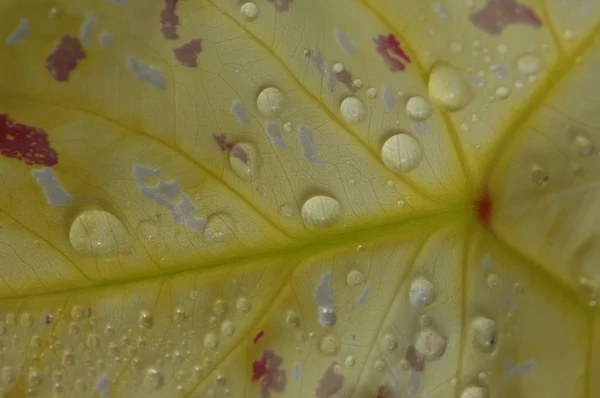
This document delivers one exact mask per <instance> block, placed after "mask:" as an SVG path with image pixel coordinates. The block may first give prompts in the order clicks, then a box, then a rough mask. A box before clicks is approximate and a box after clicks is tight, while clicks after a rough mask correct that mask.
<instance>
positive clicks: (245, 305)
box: [235, 296, 252, 314]
mask: <svg viewBox="0 0 600 398" xmlns="http://www.w3.org/2000/svg"><path fill="white" fill-rule="evenodd" d="M235 308H236V310H237V312H239V313H244V314H245V313H247V312H249V311H250V308H252V306H251V304H250V301H248V299H247V298H246V297H243V296H242V297H238V298H237V300H236V301H235Z"/></svg>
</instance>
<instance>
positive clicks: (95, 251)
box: [69, 210, 129, 257]
mask: <svg viewBox="0 0 600 398" xmlns="http://www.w3.org/2000/svg"><path fill="white" fill-rule="evenodd" d="M69 242H70V243H71V246H72V247H73V249H75V251H76V252H77V253H79V254H81V255H83V256H92V257H114V256H117V255H118V254H119V253H121V252H123V251H125V250H126V249H127V248H128V246H129V236H128V234H127V230H126V229H125V227H124V226H123V224H122V223H121V221H119V220H118V219H117V218H116V217H115V216H114V215H112V214H111V213H108V212H106V211H103V210H87V211H84V212H82V213H80V214H79V215H78V216H77V218H75V220H74V221H73V222H72V223H71V227H70V229H69Z"/></svg>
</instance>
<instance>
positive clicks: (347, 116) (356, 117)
mask: <svg viewBox="0 0 600 398" xmlns="http://www.w3.org/2000/svg"><path fill="white" fill-rule="evenodd" d="M340 113H341V115H342V119H344V121H345V122H346V123H349V124H357V123H360V122H362V121H363V120H365V118H366V117H367V108H366V107H365V104H363V103H362V101H361V100H359V99H358V98H356V97H346V98H344V100H343V101H342V103H341V105H340Z"/></svg>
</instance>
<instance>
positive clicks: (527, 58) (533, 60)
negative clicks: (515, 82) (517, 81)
mask: <svg viewBox="0 0 600 398" xmlns="http://www.w3.org/2000/svg"><path fill="white" fill-rule="evenodd" d="M517 70H518V71H519V72H520V73H523V74H524V75H537V74H538V73H540V71H541V70H542V60H541V59H540V58H539V57H537V56H535V55H533V54H523V55H521V56H520V57H519V58H517Z"/></svg>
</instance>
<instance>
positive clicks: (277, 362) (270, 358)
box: [252, 350, 286, 398]
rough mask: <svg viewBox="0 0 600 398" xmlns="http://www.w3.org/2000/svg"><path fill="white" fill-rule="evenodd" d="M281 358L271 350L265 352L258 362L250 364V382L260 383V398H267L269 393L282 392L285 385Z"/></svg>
mask: <svg viewBox="0 0 600 398" xmlns="http://www.w3.org/2000/svg"><path fill="white" fill-rule="evenodd" d="M282 364H283V358H281V357H280V356H278V355H276V354H275V352H273V351H272V350H265V351H264V352H263V353H262V356H261V358H260V359H259V360H257V361H254V362H252V381H258V382H259V383H260V396H261V398H269V397H270V396H271V391H274V392H283V391H284V390H285V384H286V374H285V370H284V369H280V367H281V365H282Z"/></svg>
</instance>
